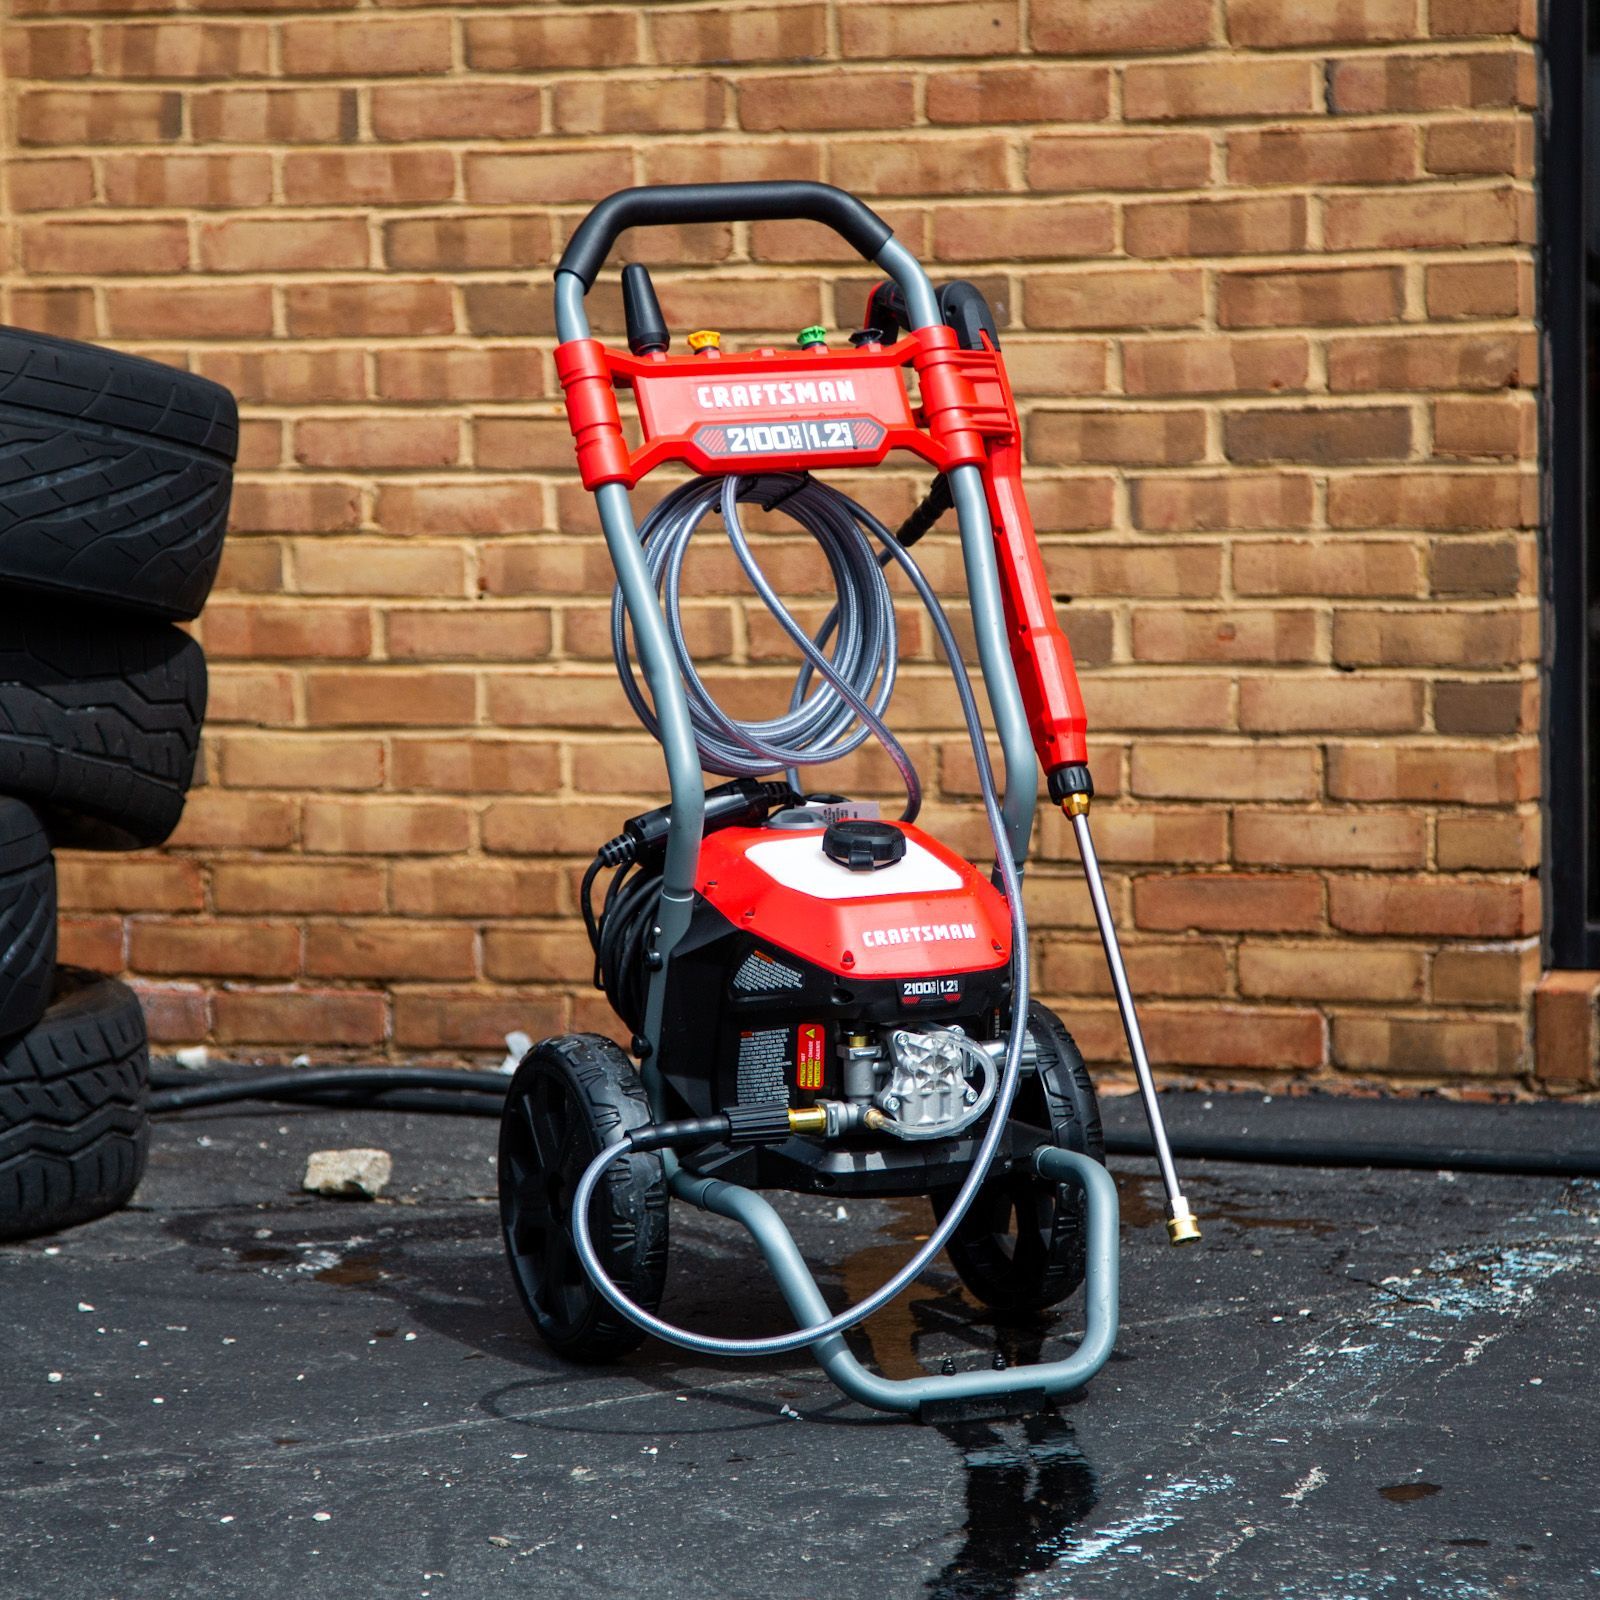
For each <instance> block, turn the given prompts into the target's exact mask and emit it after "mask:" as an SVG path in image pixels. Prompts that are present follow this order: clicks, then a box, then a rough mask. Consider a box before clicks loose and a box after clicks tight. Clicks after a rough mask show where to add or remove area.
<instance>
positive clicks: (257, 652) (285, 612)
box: [204, 602, 372, 660]
mask: <svg viewBox="0 0 1600 1600" xmlns="http://www.w3.org/2000/svg"><path fill="white" fill-rule="evenodd" d="M204 627H205V647H206V653H207V654H208V655H210V656H213V657H216V658H218V659H223V660H226V659H229V658H232V659H235V660H252V659H255V660H260V659H262V658H269V659H279V660H317V659H329V658H346V659H347V658H352V657H362V656H367V655H370V654H371V653H372V616H371V613H370V612H369V611H368V609H367V608H366V607H365V606H310V607H308V606H306V605H305V604H304V603H303V602H296V603H294V604H293V605H276V606H263V605H261V604H259V603H257V602H252V603H250V604H248V605H227V604H224V603H222V602H218V603H216V604H213V605H212V606H210V607H209V608H208V609H207V611H206V615H205V624H204Z"/></svg>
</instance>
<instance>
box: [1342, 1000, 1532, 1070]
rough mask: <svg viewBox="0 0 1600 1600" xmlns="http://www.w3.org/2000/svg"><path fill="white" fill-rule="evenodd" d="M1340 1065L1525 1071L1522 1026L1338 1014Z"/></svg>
mask: <svg viewBox="0 0 1600 1600" xmlns="http://www.w3.org/2000/svg"><path fill="white" fill-rule="evenodd" d="M1333 1059H1334V1064H1335V1065H1337V1066H1340V1067H1343V1068H1345V1069H1346V1070H1347V1071H1356V1072H1384V1073H1393V1074H1395V1075H1397V1076H1404V1075H1415V1076H1422V1077H1450V1078H1459V1077H1463V1076H1483V1077H1506V1076H1509V1075H1511V1074H1513V1073H1517V1074H1520V1072H1521V1071H1522V1028H1521V1027H1520V1025H1518V1024H1517V1023H1514V1022H1507V1021H1482V1022H1480V1021H1458V1020H1455V1019H1451V1018H1432V1017H1411V1016H1398V1017H1375V1016H1367V1015H1360V1014H1358V1015H1353V1016H1347V1017H1336V1018H1335V1019H1334V1023H1333Z"/></svg>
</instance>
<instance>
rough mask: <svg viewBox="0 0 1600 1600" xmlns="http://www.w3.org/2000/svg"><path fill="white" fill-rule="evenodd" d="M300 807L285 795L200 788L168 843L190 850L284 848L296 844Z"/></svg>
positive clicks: (188, 803) (187, 806) (173, 846)
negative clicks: (226, 792) (233, 792)
mask: <svg viewBox="0 0 1600 1600" xmlns="http://www.w3.org/2000/svg"><path fill="white" fill-rule="evenodd" d="M299 809H300V808H299V802H298V801H297V800H295V799H291V798H290V797H288V796H285V795H265V794H224V793H222V792H220V791H219V790H216V789H198V790H196V791H195V792H194V793H193V794H191V795H190V796H189V799H188V802H187V804H185V806H184V808H183V821H182V822H180V823H179V824H178V827H177V829H176V831H175V832H174V833H173V835H172V837H171V839H169V840H168V841H167V842H168V845H169V846H170V847H171V848H173V849H186V850H217V849H224V850H282V849H286V848H287V847H288V846H289V845H291V844H293V843H294V839H295V829H296V821H297V818H298V814H299Z"/></svg>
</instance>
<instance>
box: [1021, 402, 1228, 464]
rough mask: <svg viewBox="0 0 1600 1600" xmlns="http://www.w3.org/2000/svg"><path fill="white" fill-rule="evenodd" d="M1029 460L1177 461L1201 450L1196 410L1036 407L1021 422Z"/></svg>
mask: <svg viewBox="0 0 1600 1600" xmlns="http://www.w3.org/2000/svg"><path fill="white" fill-rule="evenodd" d="M1026 437H1027V446H1028V456H1029V459H1030V460H1033V461H1036V462H1062V463H1066V464H1070V465H1077V464H1078V463H1080V462H1105V463H1108V464H1110V465H1113V466H1157V465H1169V464H1170V465H1178V464H1182V463H1185V462H1190V461H1198V460H1199V459H1200V457H1201V456H1202V455H1203V454H1204V453H1205V417H1204V414H1203V413H1202V412H1199V411H1122V412H1115V411H1105V410H1095V411H1036V412H1034V414H1033V416H1032V418H1031V419H1030V420H1029V422H1028V425H1027V432H1026Z"/></svg>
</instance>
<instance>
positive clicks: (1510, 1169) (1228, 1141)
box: [1105, 1130, 1600, 1178]
mask: <svg viewBox="0 0 1600 1600" xmlns="http://www.w3.org/2000/svg"><path fill="white" fill-rule="evenodd" d="M1105 1138H1106V1153H1107V1154H1108V1155H1114V1156H1153V1155H1154V1154H1155V1153H1156V1147H1155V1142H1154V1141H1153V1140H1152V1139H1151V1137H1150V1136H1149V1134H1147V1133H1107V1134H1106V1136H1105ZM1167 1142H1168V1143H1169V1144H1170V1145H1171V1146H1172V1153H1173V1155H1175V1156H1177V1157H1179V1158H1181V1159H1184V1160H1189V1161H1237V1162H1243V1163H1246V1164H1250V1165H1256V1166H1270V1167H1382V1168H1387V1169H1389V1170H1391V1171H1398V1172H1483V1173H1489V1174H1491V1175H1494V1176H1498V1177H1508V1178H1600V1150H1597V1151H1594V1152H1593V1153H1590V1154H1585V1153H1581V1152H1576V1151H1570V1150H1551V1151H1544V1152H1539V1151H1532V1150H1489V1149H1485V1148H1484V1147H1483V1146H1481V1145H1478V1146H1474V1145H1445V1144H1382V1143H1379V1142H1377V1141H1374V1140H1370V1139H1263V1138H1261V1137H1260V1136H1259V1135H1256V1134H1250V1135H1245V1134H1228V1133H1198V1134H1197V1133H1189V1134H1184V1133H1172V1132H1171V1131H1170V1130H1169V1132H1168V1134H1167Z"/></svg>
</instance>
